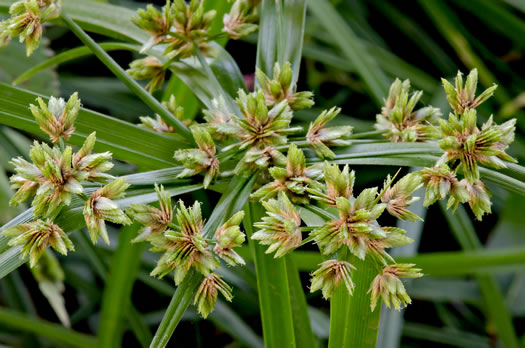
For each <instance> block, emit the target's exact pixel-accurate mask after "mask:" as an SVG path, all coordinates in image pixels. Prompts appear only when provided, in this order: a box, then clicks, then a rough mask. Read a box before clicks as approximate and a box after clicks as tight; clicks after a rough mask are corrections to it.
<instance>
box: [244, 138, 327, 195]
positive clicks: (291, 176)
mask: <svg viewBox="0 0 525 348" xmlns="http://www.w3.org/2000/svg"><path fill="white" fill-rule="evenodd" d="M269 172H270V175H271V176H272V178H273V179H274V180H273V181H272V182H270V183H268V184H266V185H264V186H262V187H261V188H259V189H258V190H257V191H255V192H254V193H252V195H251V198H254V199H264V200H266V199H268V198H272V197H274V196H276V195H277V193H278V192H286V193H287V194H288V196H290V198H291V199H292V201H293V202H294V203H307V202H308V201H309V198H308V192H307V189H308V188H310V189H314V188H318V187H319V183H318V182H317V181H316V179H318V178H319V177H320V176H321V174H322V170H321V168H320V166H319V165H313V166H311V167H306V158H305V156H304V153H303V151H302V150H301V149H299V148H298V147H297V145H295V144H292V145H290V148H289V149H288V156H287V162H286V168H283V167H279V166H275V167H271V168H269Z"/></svg>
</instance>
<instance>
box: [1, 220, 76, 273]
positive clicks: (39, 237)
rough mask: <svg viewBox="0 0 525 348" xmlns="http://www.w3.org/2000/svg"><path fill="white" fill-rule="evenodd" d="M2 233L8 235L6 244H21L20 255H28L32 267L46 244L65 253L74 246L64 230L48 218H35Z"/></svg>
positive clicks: (73, 248)
mask: <svg viewBox="0 0 525 348" xmlns="http://www.w3.org/2000/svg"><path fill="white" fill-rule="evenodd" d="M2 234H3V235H4V236H7V237H10V238H11V239H10V240H9V243H8V245H9V246H15V245H22V257H23V258H25V257H27V256H28V255H29V265H30V266H31V267H34V266H35V265H36V263H37V262H38V259H39V258H40V257H41V256H42V254H43V253H44V252H45V250H46V247H47V245H48V244H49V245H51V247H52V248H53V249H55V250H56V251H58V252H59V253H61V254H62V255H67V251H68V250H71V251H74V250H75V247H74V246H73V243H72V242H71V240H70V239H69V238H68V237H67V235H66V234H65V233H64V231H63V230H62V229H61V228H60V227H59V226H58V225H55V224H54V223H53V222H52V221H50V220H46V221H44V220H36V221H33V222H28V223H25V224H21V225H16V226H13V227H9V228H7V229H5V230H4V231H3V232H2Z"/></svg>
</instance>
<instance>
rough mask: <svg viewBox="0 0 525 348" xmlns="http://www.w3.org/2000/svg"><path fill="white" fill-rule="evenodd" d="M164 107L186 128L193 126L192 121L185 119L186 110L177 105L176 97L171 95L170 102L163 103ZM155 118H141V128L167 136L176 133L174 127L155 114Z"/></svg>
mask: <svg viewBox="0 0 525 348" xmlns="http://www.w3.org/2000/svg"><path fill="white" fill-rule="evenodd" d="M162 106H164V107H165V108H166V109H168V111H169V112H171V113H172V114H173V115H174V116H175V117H176V118H178V119H179V120H180V121H182V123H184V124H185V125H186V126H191V125H192V124H193V121H192V120H189V119H186V118H184V108H183V107H182V106H180V105H179V104H178V103H177V99H175V96H174V95H171V96H170V98H169V100H168V101H166V102H162ZM155 116H156V118H152V117H149V116H141V117H139V119H140V122H141V124H139V127H141V128H145V129H149V130H151V131H153V132H157V133H162V134H167V135H170V134H174V133H175V130H174V129H173V127H172V126H170V125H169V124H168V123H166V121H164V120H163V119H162V118H161V117H160V116H159V115H158V114H155Z"/></svg>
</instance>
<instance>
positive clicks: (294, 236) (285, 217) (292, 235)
mask: <svg viewBox="0 0 525 348" xmlns="http://www.w3.org/2000/svg"><path fill="white" fill-rule="evenodd" d="M262 205H263V206H264V208H265V209H266V212H267V214H268V216H265V217H263V218H262V221H260V222H257V223H255V225H254V226H255V227H257V228H259V230H258V231H257V232H255V233H254V234H253V235H252V239H254V240H258V241H259V242H260V243H261V244H262V245H269V247H268V249H267V250H266V253H267V254H270V253H273V252H274V251H275V252H276V253H275V257H281V256H283V255H285V254H286V253H288V252H290V251H291V250H293V249H295V248H297V247H298V246H299V245H301V241H302V239H303V237H302V234H301V229H300V228H299V226H300V225H301V217H300V215H299V212H298V211H297V209H296V208H295V207H294V205H293V204H292V202H290V200H289V199H288V197H287V196H286V194H284V192H280V193H279V199H270V200H268V201H263V202H262Z"/></svg>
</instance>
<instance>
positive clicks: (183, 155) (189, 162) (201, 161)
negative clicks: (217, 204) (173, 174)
mask: <svg viewBox="0 0 525 348" xmlns="http://www.w3.org/2000/svg"><path fill="white" fill-rule="evenodd" d="M191 133H192V135H193V139H195V143H196V144H197V147H198V148H197V149H183V150H177V151H176V152H175V159H176V160H177V161H179V162H181V163H182V165H183V166H184V168H185V169H184V170H183V171H182V172H181V173H180V174H179V177H186V176H191V175H195V174H198V173H202V172H205V175H204V182H203V185H204V188H207V187H208V185H209V184H210V183H211V180H212V179H213V178H214V177H215V176H216V175H217V174H218V172H219V160H218V159H217V157H215V152H216V149H215V143H214V142H213V139H212V137H211V135H210V133H209V132H208V130H207V129H206V128H205V127H203V126H200V125H194V126H191Z"/></svg>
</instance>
